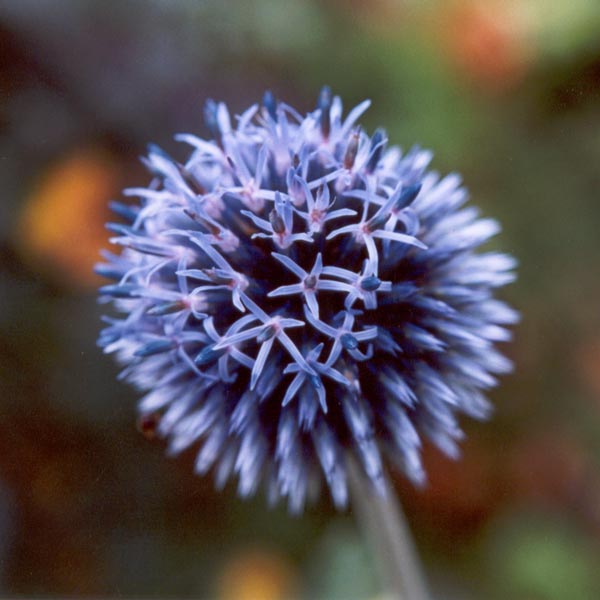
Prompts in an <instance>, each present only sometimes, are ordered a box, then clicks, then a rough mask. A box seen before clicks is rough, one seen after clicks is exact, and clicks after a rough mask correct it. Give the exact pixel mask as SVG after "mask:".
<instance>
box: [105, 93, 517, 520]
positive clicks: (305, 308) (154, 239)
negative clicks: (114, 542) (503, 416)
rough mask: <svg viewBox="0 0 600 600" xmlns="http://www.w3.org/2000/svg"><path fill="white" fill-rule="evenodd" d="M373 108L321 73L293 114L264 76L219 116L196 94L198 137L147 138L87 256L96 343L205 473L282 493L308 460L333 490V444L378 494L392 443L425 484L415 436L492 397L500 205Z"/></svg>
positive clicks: (448, 435)
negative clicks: (352, 100) (302, 109)
mask: <svg viewBox="0 0 600 600" xmlns="http://www.w3.org/2000/svg"><path fill="white" fill-rule="evenodd" d="M368 107H369V101H364V102H362V103H361V104H359V105H358V106H357V107H355V108H354V109H353V110H351V111H350V112H349V114H348V115H346V116H344V115H343V112H342V103H341V100H340V99H339V98H338V97H332V95H331V91H330V90H329V88H324V89H323V91H322V92H321V94H320V96H319V100H318V104H317V108H316V110H314V111H312V112H310V113H309V114H308V115H306V116H304V117H303V116H301V115H300V114H299V113H298V112H296V110H294V109H293V108H292V107H290V106H288V105H286V104H284V103H283V102H278V101H276V100H275V98H274V97H273V96H272V95H271V94H270V93H267V94H265V96H264V99H263V102H262V104H261V105H253V106H251V107H250V108H249V109H248V110H246V111H245V112H244V113H242V114H241V115H240V116H239V117H237V118H236V119H234V120H232V119H231V117H230V114H229V112H228V109H227V107H226V106H225V104H223V103H215V102H213V101H209V102H207V104H206V107H205V120H206V124H207V127H208V130H209V131H210V134H211V136H212V139H211V140H204V139H201V138H199V137H196V136H194V135H190V134H185V135H179V136H177V139H178V140H180V141H182V142H184V143H186V144H188V145H189V146H191V148H192V150H191V153H190V154H189V156H188V158H187V159H186V160H185V161H184V162H178V161H177V160H175V159H173V158H171V157H170V156H168V155H167V154H166V153H165V152H163V151H162V150H160V149H159V148H157V147H155V146H151V147H150V149H149V153H148V157H147V158H146V159H144V162H145V164H146V166H147V167H148V169H149V171H150V172H151V174H152V176H153V178H152V181H151V182H150V184H149V186H148V187H145V188H132V189H128V190H126V191H125V195H127V196H131V197H134V198H136V199H137V200H136V202H135V203H134V204H122V203H113V209H114V211H115V212H116V213H117V214H118V215H119V216H120V217H121V222H120V223H113V224H110V225H109V228H110V230H111V231H113V232H114V234H115V237H113V238H112V239H111V242H112V243H113V244H115V245H116V246H118V247H120V248H121V250H120V252H119V253H117V254H113V253H109V252H106V253H105V254H104V259H105V262H104V263H103V264H101V265H99V266H98V268H97V270H98V272H99V273H101V274H102V275H104V276H106V277H108V278H111V279H113V280H114V283H112V284H110V285H106V286H104V287H103V288H101V299H102V300H103V301H105V302H112V304H113V306H114V308H115V309H116V312H117V313H118V314H119V317H118V318H113V317H110V318H109V317H107V318H106V319H105V320H106V323H107V327H106V328H105V329H104V330H103V332H102V334H101V335H100V339H99V344H100V346H102V347H103V348H104V351H105V352H109V353H113V352H114V353H115V354H116V355H117V359H118V361H119V362H120V363H121V364H122V365H124V367H125V368H124V370H123V377H124V378H125V379H126V380H128V381H130V382H131V383H133V384H134V385H135V386H136V387H137V388H138V389H139V390H141V391H143V392H144V393H145V396H144V397H143V398H142V400H141V402H140V405H139V410H140V414H141V418H142V419H147V420H148V419H150V420H156V422H157V433H158V434H159V435H160V436H162V437H164V438H166V439H167V440H168V442H169V449H170V451H171V452H172V453H178V452H181V451H183V450H185V449H186V448H188V447H191V446H193V447H194V448H196V451H197V455H196V456H197V458H196V471H197V472H198V473H200V474H204V473H207V472H208V471H212V472H213V473H214V476H215V478H216V482H217V485H218V486H222V485H224V484H225V483H226V482H227V480H228V479H229V478H230V477H231V476H233V475H235V476H237V479H238V482H239V483H238V486H239V492H240V494H242V495H244V496H246V495H249V494H253V493H254V492H255V491H256V490H257V488H258V487H259V485H261V484H264V486H265V488H266V490H267V494H268V498H269V500H270V501H271V502H276V501H277V500H279V499H280V498H282V497H285V498H287V500H288V504H289V507H290V509H291V510H292V511H295V512H298V511H301V510H302V508H303V506H304V504H305V501H306V500H307V499H313V498H314V497H315V496H317V495H318V493H319V489H320V486H321V483H322V481H323V480H325V481H326V482H327V483H328V486H329V489H330V492H331V495H332V498H333V501H334V502H335V504H336V505H337V506H338V507H343V506H344V505H345V504H346V503H347V496H348V492H347V483H346V460H347V457H348V456H349V454H352V455H354V456H355V457H356V459H357V461H358V462H359V464H360V465H362V468H363V469H364V471H365V473H366V475H367V477H368V479H369V480H370V481H371V482H372V484H373V486H374V487H375V488H376V489H377V490H379V491H381V492H382V493H383V490H384V487H385V486H384V475H383V473H384V469H385V466H384V464H385V463H386V462H388V463H391V464H393V465H396V466H397V467H398V468H400V469H401V470H402V471H403V472H404V473H405V474H406V475H407V476H408V478H409V479H410V480H412V481H413V482H414V483H416V484H421V483H423V482H424V480H425V473H424V471H423V467H422V464H421V444H422V439H423V438H428V439H429V440H431V441H432V442H433V443H434V444H435V445H436V446H437V447H438V448H440V449H441V450H442V451H443V452H445V453H446V454H448V455H449V456H451V457H456V456H457V455H458V446H457V442H458V441H460V439H461V438H462V435H463V434H462V432H461V429H460V427H459V424H458V420H457V416H458V415H459V414H460V413H465V414H467V415H470V416H471V417H474V418H478V419H483V418H486V417H487V416H488V415H489V414H490V404H489V402H488V400H487V399H486V397H485V391H486V390H487V389H489V388H491V387H492V386H494V385H496V383H497V380H496V375H498V374H501V373H505V372H508V371H510V370H511V363H510V362H509V361H508V360H507V359H506V358H505V357H504V356H503V355H502V354H501V353H500V352H499V351H498V350H497V349H496V347H495V344H496V343H497V342H503V341H506V340H508V339H509V338H510V333H509V331H508V330H507V329H506V325H509V324H512V323H514V322H515V321H516V320H517V314H516V313H515V312H514V311H513V310H512V309H511V308H510V307H508V306H507V305H506V304H505V303H503V302H501V301H499V300H497V299H495V298H494V297H493V293H494V290H495V288H497V287H500V286H503V285H504V284H506V283H508V282H510V281H512V280H513V279H514V273H513V269H514V267H515V261H514V259H513V258H511V257H510V256H508V255H506V254H501V253H498V252H485V253H476V249H477V247H478V246H479V245H481V244H482V243H484V242H486V241H487V240H488V239H489V238H490V237H491V236H493V235H494V234H496V233H497V232H498V231H499V229H500V227H499V225H498V223H497V222H496V221H494V220H493V219H484V218H481V217H480V215H479V211H478V210H477V209H476V208H474V207H465V203H466V202H467V193H466V191H465V190H464V188H463V187H461V179H460V177H459V176H458V175H456V174H451V175H447V176H445V177H440V176H439V175H438V174H437V173H435V172H433V171H427V167H428V164H429V162H430V160H431V158H432V154H431V153H430V152H429V151H426V150H421V149H420V148H413V149H411V150H410V151H408V152H407V153H404V154H403V153H402V152H401V150H400V149H399V148H397V147H395V146H391V147H389V146H388V145H387V138H386V134H385V132H384V131H383V130H377V131H376V132H375V133H374V134H373V135H372V136H369V135H367V133H366V132H365V131H364V130H362V129H361V128H360V126H358V125H357V121H358V119H359V118H360V116H361V115H362V114H363V113H364V111H365V110H367V108H368Z"/></svg>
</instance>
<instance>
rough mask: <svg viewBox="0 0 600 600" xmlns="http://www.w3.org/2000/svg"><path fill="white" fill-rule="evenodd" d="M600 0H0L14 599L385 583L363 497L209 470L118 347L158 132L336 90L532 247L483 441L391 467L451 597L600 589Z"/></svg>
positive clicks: (2, 323) (514, 291)
mask: <svg viewBox="0 0 600 600" xmlns="http://www.w3.org/2000/svg"><path fill="white" fill-rule="evenodd" d="M599 32H600V2H598V0H570V1H569V2H565V1H564V0H487V1H481V0H480V1H478V0H450V1H448V0H446V1H444V0H422V1H417V0H404V1H401V0H374V1H371V2H367V1H361V0H286V1H285V2H284V1H279V0H229V1H223V2H217V1H214V2H213V1H200V0H198V1H193V0H179V1H168V0H145V1H142V0H126V1H118V2H117V1H116V0H111V1H107V0H53V1H44V0H37V1H35V0H12V1H11V0H1V1H0V190H2V197H1V199H0V302H1V304H0V307H1V310H0V432H1V434H0V595H2V596H3V597H7V596H32V595H35V596H67V595H76V596H96V597H98V596H102V597H146V598H149V597H171V598H173V597H181V598H186V597H195V598H218V599H227V600H234V599H241V600H244V599H256V600H276V599H283V598H339V599H348V600H351V599H353V598H356V599H359V598H360V599H365V598H377V597H380V593H381V592H380V588H379V584H378V577H377V572H376V570H375V569H374V568H373V564H372V561H371V559H370V556H369V551H368V549H367V548H366V547H365V546H364V545H363V543H362V541H361V538H360V536H359V534H358V532H357V530H356V528H355V525H354V520H353V518H352V514H351V513H347V514H336V512H335V511H334V510H333V508H332V506H331V504H330V502H329V500H328V499H327V498H323V500H322V502H321V503H320V504H318V505H317V506H315V507H313V508H310V509H309V510H307V512H306V514H305V515H304V516H303V517H302V518H291V517H289V516H288V515H287V514H286V513H285V510H284V509H283V508H281V509H277V510H275V511H269V510H268V509H267V508H266V505H265V502H264V499H263V498H262V497H260V496H259V497H258V498H256V499H255V500H252V501H250V502H242V501H240V500H238V499H237V498H236V495H235V490H234V489H233V486H231V487H229V488H227V489H226V490H225V492H224V493H221V494H217V493H216V492H214V491H213V487H212V482H211V481H210V480H208V479H198V478H196V477H194V476H193V475H192V464H193V458H192V456H191V455H189V454H188V455H186V456H184V457H183V458H180V459H176V460H173V459H168V458H166V457H164V456H163V450H164V448H163V447H162V445H161V443H160V442H154V443H150V442H149V441H148V440H146V439H145V438H144V437H143V436H142V435H140V434H139V433H137V432H136V429H135V420H136V411H135V402H136V394H135V392H134V391H132V390H131V389H129V388H127V387H126V386H124V385H122V384H119V383H117V382H116V380H115V376H116V373H117V369H116V367H115V366H114V365H113V363H112V360H110V359H109V358H107V357H104V356H103V355H102V354H101V353H100V352H99V351H98V349H97V348H96V347H95V338H96V336H97V333H98V331H99V328H100V324H99V314H100V312H101V311H100V309H99V307H98V306H97V305H96V301H95V288H96V287H97V285H98V283H99V282H98V281H97V280H96V278H95V277H94V276H93V275H92V274H91V268H92V265H93V264H94V262H95V261H96V260H97V256H98V250H99V248H101V247H103V246H105V245H106V238H107V234H106V232H105V230H104V228H103V223H104V222H105V220H106V219H107V218H108V214H107V209H106V204H107V201H108V200H109V199H111V198H115V197H118V196H119V193H120V190H121V189H122V187H124V186H131V185H141V184H145V182H146V181H147V176H146V174H145V172H144V171H143V169H142V167H141V165H140V163H139V160H138V156H139V155H141V154H142V153H143V152H144V150H145V145H146V143H147V142H149V141H154V142H156V143H158V144H159V145H161V146H163V147H164V148H166V149H167V150H169V151H171V152H173V154H175V155H176V156H181V155H182V149H180V148H178V147H177V144H175V143H174V142H173V141H172V136H173V134H174V133H177V132H182V131H186V132H194V133H199V134H201V135H205V134H206V133H207V132H206V131H205V130H204V126H203V123H202V104H203V102H204V100H205V99H206V98H207V97H214V98H216V99H223V100H225V101H227V102H228V103H229V105H230V108H231V109H232V111H233V112H238V111H241V110H242V109H244V108H245V107H246V106H248V105H249V104H251V103H253V102H255V101H257V100H258V99H260V97H261V95H262V92H263V91H264V90H265V89H266V88H270V89H272V90H273V91H274V93H275V94H276V95H277V96H278V97H280V98H283V99H285V100H286V101H287V102H289V103H290V104H292V105H295V106H296V107H297V108H299V109H300V110H301V112H306V111H308V110H309V109H312V107H313V106H314V103H315V100H316V96H317V94H318V91H319V89H320V87H321V86H322V85H323V84H329V85H330V86H331V87H332V88H333V90H334V92H335V93H337V94H340V95H341V96H342V98H343V99H344V102H345V105H346V107H347V108H349V107H351V106H352V105H353V104H355V103H357V102H358V101H360V100H362V99H364V98H365V97H367V98H371V99H372V101H373V107H372V109H370V111H369V112H368V114H367V115H366V117H365V119H364V121H363V122H364V125H365V126H366V128H367V129H368V131H370V132H372V131H373V130H374V128H375V127H376V126H377V125H380V124H381V125H384V126H385V127H386V128H387V130H388V132H389V136H390V139H391V140H392V142H395V143H397V144H399V145H401V146H402V147H404V148H407V147H409V146H411V145H413V144H415V143H418V144H420V145H422V146H425V147H429V148H432V149H433V150H434V152H435V155H436V156H435V160H434V168H436V169H438V170H440V171H442V172H448V171H451V170H452V171H453V170H456V171H459V172H461V173H462V174H463V176H464V179H465V182H466V184H467V186H468V188H469V189H470V192H471V195H472V197H473V199H474V202H475V203H476V204H478V205H479V206H481V207H482V209H483V211H484V213H485V214H486V215H488V216H495V217H497V218H498V219H499V220H500V221H501V222H502V224H503V226H504V231H503V233H502V235H501V236H499V238H498V239H497V240H495V241H494V246H495V247H498V248H501V249H503V250H506V251H508V252H510V253H513V254H514V255H516V256H517V257H518V258H519V261H520V267H519V280H518V283H517V284H515V285H513V286H511V287H510V288H509V289H507V290H505V291H504V292H503V297H504V298H505V299H507V300H508V301H509V302H510V303H511V304H513V305H514V306H516V307H517V308H518V309H519V310H520V311H521V312H522V315H523V321H522V323H521V324H520V325H519V326H518V328H517V330H516V338H515V341H514V343H512V344H511V345H510V346H509V347H508V349H507V352H508V353H509V355H510V356H511V358H513V359H514V360H515V362H516V364H517V370H516V373H515V374H514V375H512V376H510V377H507V378H505V381H504V382H503V385H502V386H501V388H499V389H498V390H496V391H494V393H493V400H494V403H495V405H496V407H497V410H496V414H495V417H494V419H493V420H492V421H491V422H490V423H488V424H480V423H468V422H465V426H466V429H467V432H468V440H467V441H466V442H465V444H464V458H463V460H462V461H460V462H458V463H453V462H451V461H449V460H447V459H445V458H443V457H441V456H440V455H439V454H437V453H436V452H434V451H432V450H431V449H429V448H427V449H426V464H427V469H428V472H429V477H430V484H429V486H428V487H427V488H426V489H425V490H423V491H416V490H414V489H412V488H411V487H410V485H409V484H408V482H407V481H406V480H405V479H403V478H402V477H400V476H398V477H396V478H395V483H396V487H397V490H398V493H399V495H400V497H401V498H402V501H403V503H404V505H405V507H406V512H407V514H408V517H409V519H410V522H411V525H412V528H413V530H414V534H415V538H416V540H417V544H418V546H419V550H420V552H421V555H422V557H423V561H424V565H425V569H426V571H427V574H428V577H429V580H430V584H431V587H432V589H433V591H434V595H435V597H436V598H440V599H441V598H444V599H456V600H461V599H478V598H491V599H499V600H504V599H515V600H521V599H522V600H562V599H569V600H571V599H578V600H581V599H583V600H585V599H594V598H599V597H600V575H599V573H600V470H599V462H600V235H599V230H600V197H599V192H600V33H599Z"/></svg>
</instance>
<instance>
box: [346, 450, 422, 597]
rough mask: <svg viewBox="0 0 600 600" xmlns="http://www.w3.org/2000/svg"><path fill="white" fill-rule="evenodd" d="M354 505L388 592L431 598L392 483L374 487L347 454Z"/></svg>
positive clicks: (404, 595)
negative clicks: (381, 491)
mask: <svg viewBox="0 0 600 600" xmlns="http://www.w3.org/2000/svg"><path fill="white" fill-rule="evenodd" d="M347 464H348V482H349V484H350V494H351V500H352V507H353V510H354V512H355V514H356V516H357V520H358V523H359V526H360V527H361V529H362V530H363V533H364V535H365V536H366V538H367V540H368V542H369V544H370V546H371V547H372V550H373V553H374V555H375V558H376V560H375V562H376V567H377V568H378V569H379V571H380V574H381V576H382V579H383V582H384V585H385V587H386V592H387V593H388V594H389V595H390V597H391V598H396V599H397V600H429V594H428V593H427V588H426V585H425V581H424V578H423V574H422V570H421V566H420V563H419V559H418V556H417V552H416V549H415V546H414V543H413V541H412V536H411V533H410V529H409V527H408V523H407V522H406V518H405V516H404V513H403V511H402V508H401V506H400V503H399V502H398V499H397V497H396V493H395V491H394V488H393V486H392V485H391V484H390V482H389V480H388V479H387V478H386V480H385V487H386V495H385V497H384V496H381V495H380V494H378V493H377V492H376V491H375V490H374V489H373V486H372V484H371V482H370V481H369V479H368V478H367V476H366V475H365V473H364V471H363V469H362V467H361V466H360V465H358V464H357V463H356V461H355V459H354V458H352V457H348V460H347Z"/></svg>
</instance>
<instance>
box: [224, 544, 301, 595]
mask: <svg viewBox="0 0 600 600" xmlns="http://www.w3.org/2000/svg"><path fill="white" fill-rule="evenodd" d="M294 591H295V576H294V572H293V569H292V567H291V566H290V565H289V564H288V563H287V562H286V561H285V560H284V559H283V558H282V557H280V556H278V555H276V554H272V553H269V552H267V551H264V550H250V551H248V552H246V553H244V554H241V555H239V556H237V557H235V558H234V559H233V560H231V561H230V562H228V563H227V564H226V565H225V568H224V569H223V571H222V572H221V574H220V576H219V581H218V588H217V598H218V599H219V600H284V599H285V600H290V599H291V598H294V597H295V593H294Z"/></svg>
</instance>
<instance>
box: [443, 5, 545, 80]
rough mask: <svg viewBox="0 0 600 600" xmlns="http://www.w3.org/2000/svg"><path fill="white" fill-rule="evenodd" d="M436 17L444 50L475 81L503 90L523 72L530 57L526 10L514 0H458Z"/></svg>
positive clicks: (530, 44)
mask: <svg viewBox="0 0 600 600" xmlns="http://www.w3.org/2000/svg"><path fill="white" fill-rule="evenodd" d="M442 6H445V8H443V9H441V11H442V12H441V17H439V16H438V17H437V18H436V20H438V19H439V21H438V28H439V30H440V31H439V39H440V42H441V44H442V46H443V50H444V51H445V54H446V55H447V56H448V57H449V59H450V60H451V62H453V63H454V64H455V65H456V66H457V67H458V68H459V69H460V70H462V71H463V72H464V73H465V74H466V75H467V76H469V77H470V78H471V79H472V80H473V81H474V82H475V83H476V84H478V85H480V86H482V87H484V88H488V89H490V90H491V91H496V90H505V89H507V88H510V87H512V86H513V85H514V84H516V83H517V82H519V81H520V80H521V79H522V78H523V77H524V76H525V74H526V72H527V70H528V68H529V65H530V63H531V60H532V58H533V50H534V48H533V43H532V42H533V32H532V31H531V27H530V20H529V18H528V15H527V13H526V12H525V11H524V10H522V8H523V7H522V5H521V4H519V3H518V2H515V1H514V0H489V1H488V2H479V1H477V0H459V1H456V2H452V3H448V4H447V5H442Z"/></svg>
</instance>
